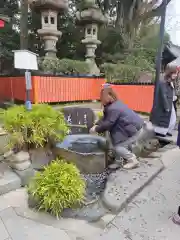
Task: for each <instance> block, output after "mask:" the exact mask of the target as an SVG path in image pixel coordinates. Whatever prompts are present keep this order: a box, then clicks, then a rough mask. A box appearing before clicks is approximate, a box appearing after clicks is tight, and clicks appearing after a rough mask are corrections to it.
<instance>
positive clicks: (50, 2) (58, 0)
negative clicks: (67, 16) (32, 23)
mask: <svg viewBox="0 0 180 240" xmlns="http://www.w3.org/2000/svg"><path fill="white" fill-rule="evenodd" d="M29 5H30V7H31V8H32V9H36V10H38V9H39V10H42V9H52V10H58V11H59V10H63V9H64V10H66V9H68V0H29Z"/></svg>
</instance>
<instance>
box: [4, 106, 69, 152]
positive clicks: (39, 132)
mask: <svg viewBox="0 0 180 240" xmlns="http://www.w3.org/2000/svg"><path fill="white" fill-rule="evenodd" d="M1 118H2V120H3V123H4V128H5V130H6V131H7V133H9V138H10V143H9V147H11V148H12V147H17V146H18V147H19V148H22V147H26V146H27V145H32V146H33V147H43V146H44V145H45V144H46V143H47V142H48V141H49V140H53V141H56V140H58V141H62V140H63V138H64V137H65V135H66V134H67V132H68V127H67V125H66V122H65V119H64V115H63V113H62V112H59V111H56V110H55V109H53V108H52V107H51V106H49V105H47V104H35V105H33V107H32V110H31V111H28V110H26V108H25V106H13V107H11V108H9V109H8V110H5V111H4V113H3V115H2V116H1Z"/></svg>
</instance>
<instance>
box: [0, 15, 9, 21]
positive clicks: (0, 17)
mask: <svg viewBox="0 0 180 240" xmlns="http://www.w3.org/2000/svg"><path fill="white" fill-rule="evenodd" d="M0 19H1V20H3V21H5V22H10V18H9V17H7V16H5V15H3V14H0Z"/></svg>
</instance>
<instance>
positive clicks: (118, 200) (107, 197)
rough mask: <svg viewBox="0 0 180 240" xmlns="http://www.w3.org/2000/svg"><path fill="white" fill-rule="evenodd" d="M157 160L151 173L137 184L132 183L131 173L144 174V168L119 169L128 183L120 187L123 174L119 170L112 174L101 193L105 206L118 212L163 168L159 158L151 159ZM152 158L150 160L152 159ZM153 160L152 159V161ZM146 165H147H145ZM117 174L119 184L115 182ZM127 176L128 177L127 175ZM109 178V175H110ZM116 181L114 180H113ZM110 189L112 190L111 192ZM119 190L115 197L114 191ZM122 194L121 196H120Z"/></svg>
mask: <svg viewBox="0 0 180 240" xmlns="http://www.w3.org/2000/svg"><path fill="white" fill-rule="evenodd" d="M153 160H155V161H157V162H159V166H155V169H154V171H152V172H151V174H149V175H148V176H147V178H146V177H145V178H144V179H140V181H139V182H138V183H139V184H135V185H134V183H132V182H133V176H132V175H133V174H134V175H136V174H139V175H140V174H141V173H142V174H144V173H145V169H144V170H143V171H140V169H136V170H135V171H134V173H132V172H130V171H133V170H130V171H128V172H124V171H121V172H122V173H123V174H124V176H125V175H126V177H125V181H129V183H130V184H129V186H128V184H126V182H125V184H124V187H121V186H120V185H121V180H122V179H123V176H122V175H123V174H121V173H120V171H117V172H116V173H115V174H114V176H113V179H112V181H111V180H110V183H107V186H106V189H105V191H104V193H103V195H102V202H103V204H104V205H105V207H106V208H108V209H109V210H110V211H112V212H113V213H116V214H117V213H119V212H120V211H121V210H122V209H123V208H125V207H126V205H127V204H128V203H129V202H130V201H131V200H132V199H133V198H134V197H135V196H136V195H137V194H138V193H140V192H141V191H142V190H143V188H144V187H146V186H147V185H148V184H149V183H150V182H151V181H152V180H153V179H154V178H155V177H156V176H157V175H158V174H159V173H160V172H161V171H162V170H164V165H163V163H162V161H161V160H159V159H153ZM153 160H152V161H153ZM153 162H154V161H153ZM147 167H148V165H147ZM150 168H151V167H150ZM117 174H118V175H120V176H119V180H120V178H121V180H120V181H119V185H118V184H117V182H118V179H117V178H118V177H116V176H117ZM127 176H128V177H127ZM110 178H111V176H110ZM114 181H116V182H114ZM131 183H132V185H133V186H132V185H131ZM116 187H117V188H118V190H115V189H116ZM111 191H112V192H111ZM117 192H119V193H120V196H119V197H117V195H116V193H117ZM121 195H122V196H121Z"/></svg>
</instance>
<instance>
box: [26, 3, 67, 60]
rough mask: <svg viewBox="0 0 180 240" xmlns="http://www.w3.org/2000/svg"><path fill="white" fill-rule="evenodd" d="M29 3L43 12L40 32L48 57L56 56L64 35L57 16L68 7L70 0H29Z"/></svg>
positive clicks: (32, 7)
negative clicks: (59, 29) (57, 47)
mask: <svg viewBox="0 0 180 240" xmlns="http://www.w3.org/2000/svg"><path fill="white" fill-rule="evenodd" d="M29 4H30V7H31V9H32V10H35V11H39V12H40V13H41V25H42V28H41V29H39V30H38V34H39V36H40V37H41V38H42V39H43V40H44V50H45V52H46V57H56V52H57V49H56V43H57V41H58V38H59V37H61V35H62V32H60V31H58V29H57V16H58V13H62V12H63V11H64V10H67V9H68V0H29Z"/></svg>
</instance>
